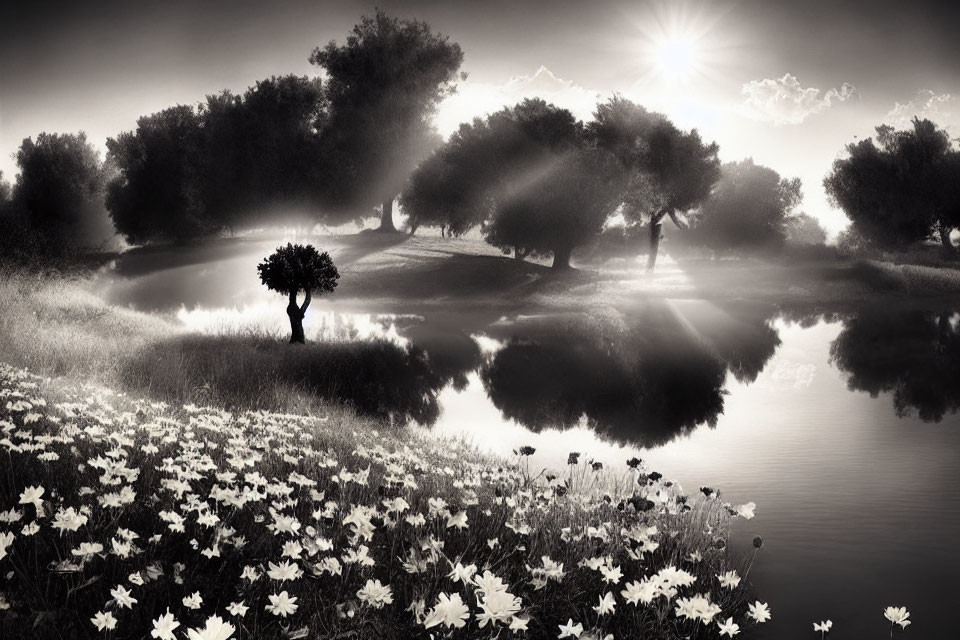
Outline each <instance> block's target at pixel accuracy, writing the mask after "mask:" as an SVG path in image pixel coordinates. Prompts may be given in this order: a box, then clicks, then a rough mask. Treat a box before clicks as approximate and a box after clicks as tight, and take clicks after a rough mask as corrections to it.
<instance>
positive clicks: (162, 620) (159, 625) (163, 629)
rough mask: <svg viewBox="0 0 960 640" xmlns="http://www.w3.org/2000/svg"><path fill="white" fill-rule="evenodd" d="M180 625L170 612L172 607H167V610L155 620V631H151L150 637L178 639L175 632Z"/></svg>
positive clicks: (165, 639) (158, 639)
mask: <svg viewBox="0 0 960 640" xmlns="http://www.w3.org/2000/svg"><path fill="white" fill-rule="evenodd" d="M179 626H180V623H179V622H177V620H176V618H174V617H173V614H172V613H170V607H167V612H166V613H165V614H164V615H162V616H160V617H159V618H157V619H156V620H154V621H153V631H151V632H150V637H151V638H156V640H176V636H175V635H173V632H174V631H175V630H176V629H177V627H179Z"/></svg>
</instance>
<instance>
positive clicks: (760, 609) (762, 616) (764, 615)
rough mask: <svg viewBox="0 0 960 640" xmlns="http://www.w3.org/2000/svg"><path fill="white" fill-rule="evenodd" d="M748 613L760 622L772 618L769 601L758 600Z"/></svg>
mask: <svg viewBox="0 0 960 640" xmlns="http://www.w3.org/2000/svg"><path fill="white" fill-rule="evenodd" d="M747 615H748V616H749V617H751V618H753V619H754V620H755V621H756V622H758V623H760V622H766V621H767V620H769V619H770V607H769V606H767V603H765V602H760V601H759V600H757V601H756V602H754V603H753V604H751V605H750V606H749V610H748V611H747Z"/></svg>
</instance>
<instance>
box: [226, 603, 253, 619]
mask: <svg viewBox="0 0 960 640" xmlns="http://www.w3.org/2000/svg"><path fill="white" fill-rule="evenodd" d="M249 609H250V607H248V606H247V605H245V604H243V600H241V601H240V602H231V603H230V606H229V607H227V612H228V613H229V614H230V615H232V616H237V617H239V618H242V617H243V616H245V615H247V611H248V610H249Z"/></svg>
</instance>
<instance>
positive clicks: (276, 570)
mask: <svg viewBox="0 0 960 640" xmlns="http://www.w3.org/2000/svg"><path fill="white" fill-rule="evenodd" d="M268 567H269V570H268V571H267V576H269V577H270V579H271V580H278V581H280V582H285V581H287V580H297V579H298V578H300V576H302V575H303V571H301V570H300V567H299V566H298V565H296V564H294V563H291V562H289V561H288V560H284V561H283V562H282V563H281V564H274V563H272V562H270V563H268Z"/></svg>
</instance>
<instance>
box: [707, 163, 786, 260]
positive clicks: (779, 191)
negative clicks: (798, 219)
mask: <svg viewBox="0 0 960 640" xmlns="http://www.w3.org/2000/svg"><path fill="white" fill-rule="evenodd" d="M802 197H803V196H802V192H801V184H800V179H799V178H793V179H787V178H781V177H780V174H778V173H777V172H776V171H774V170H773V169H770V168H769V167H764V166H763V165H758V164H754V162H753V160H750V159H748V160H743V161H741V162H728V163H726V164H724V165H723V167H722V168H721V171H720V180H719V181H718V182H717V184H716V186H715V187H714V190H713V193H711V195H710V197H709V198H707V199H706V201H705V202H704V203H703V205H702V206H701V207H700V209H699V210H698V211H697V212H696V213H695V214H694V216H693V221H692V224H693V226H694V232H693V235H694V238H695V241H696V242H698V243H700V244H703V245H705V246H708V247H711V248H713V249H719V250H728V249H730V250H745V249H746V250H749V249H758V248H765V247H766V248H769V247H778V246H781V245H782V244H783V243H784V241H785V240H786V238H787V233H788V229H789V224H790V222H791V220H792V215H793V212H794V210H795V209H796V207H797V206H798V205H799V204H800V200H801V199H802Z"/></svg>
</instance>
